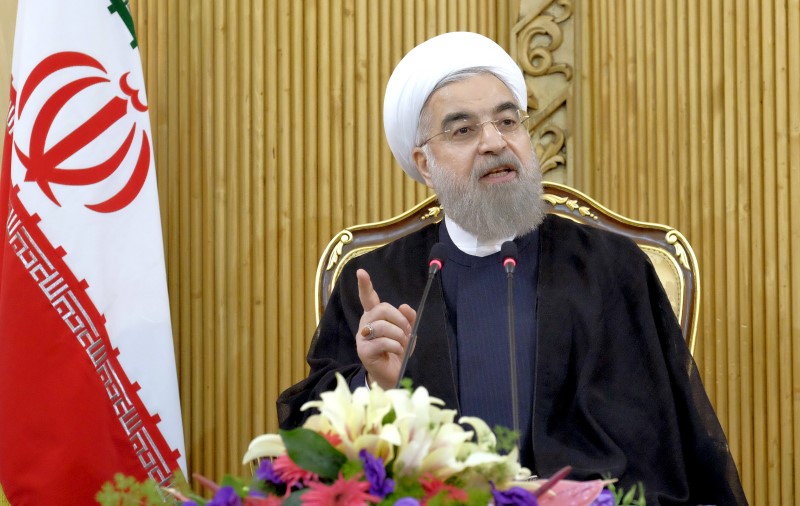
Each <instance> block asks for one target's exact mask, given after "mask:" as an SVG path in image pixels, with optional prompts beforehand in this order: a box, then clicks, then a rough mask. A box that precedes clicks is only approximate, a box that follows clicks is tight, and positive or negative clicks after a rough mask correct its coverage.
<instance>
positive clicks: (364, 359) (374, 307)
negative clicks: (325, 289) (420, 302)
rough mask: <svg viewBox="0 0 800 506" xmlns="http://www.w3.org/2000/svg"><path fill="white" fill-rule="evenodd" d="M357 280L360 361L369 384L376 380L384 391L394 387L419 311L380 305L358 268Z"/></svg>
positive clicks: (373, 290) (362, 270)
mask: <svg viewBox="0 0 800 506" xmlns="http://www.w3.org/2000/svg"><path fill="white" fill-rule="evenodd" d="M356 277H357V278H358V298H359V299H360V300H361V306H362V307H363V308H364V314H363V315H361V321H360V322H359V331H358V333H357V334H356V349H357V350H358V358H360V359H361V363H362V364H364V368H366V370H367V378H368V381H376V382H378V385H380V386H381V388H384V389H388V388H394V387H395V385H396V384H397V380H398V375H399V374H400V367H401V366H402V365H403V355H404V354H405V350H406V347H407V346H408V340H409V339H410V337H411V328H412V326H413V325H414V321H415V320H416V319H417V312H416V311H414V310H413V309H411V306H409V305H408V304H403V305H401V306H400V307H399V308H396V307H394V306H392V305H391V304H389V303H386V302H381V299H380V297H378V292H376V291H375V289H374V288H373V287H372V280H371V279H370V277H369V274H367V271H365V270H364V269H359V270H358V271H357V272H356Z"/></svg>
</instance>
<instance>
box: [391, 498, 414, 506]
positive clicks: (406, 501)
mask: <svg viewBox="0 0 800 506" xmlns="http://www.w3.org/2000/svg"><path fill="white" fill-rule="evenodd" d="M394 506H419V501H418V500H416V499H414V498H413V497H402V498H400V499H398V500H397V501H395V503H394Z"/></svg>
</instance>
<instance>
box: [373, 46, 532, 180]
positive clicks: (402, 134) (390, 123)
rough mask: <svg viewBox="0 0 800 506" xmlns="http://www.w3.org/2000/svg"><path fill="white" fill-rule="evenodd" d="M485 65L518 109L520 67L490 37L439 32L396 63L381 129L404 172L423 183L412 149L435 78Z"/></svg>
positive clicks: (522, 91) (522, 100) (522, 97)
mask: <svg viewBox="0 0 800 506" xmlns="http://www.w3.org/2000/svg"><path fill="white" fill-rule="evenodd" d="M473 67H484V68H486V69H487V70H489V71H490V72H492V73H494V74H496V75H497V76H498V77H499V78H500V79H501V80H502V81H503V82H505V83H506V85H507V86H509V88H510V89H511V91H512V93H513V94H514V97H515V98H516V100H517V104H518V105H519V107H520V109H522V110H525V108H526V106H527V103H528V99H527V89H526V88H525V77H524V76H523V75H522V71H521V70H520V68H519V66H517V64H516V63H515V62H514V60H513V59H512V58H511V56H509V55H508V53H506V52H505V50H504V49H503V48H502V47H500V46H499V45H497V43H496V42H494V41H493V40H491V39H489V38H486V37H484V36H483V35H479V34H477V33H470V32H451V33H445V34H442V35H437V36H436V37H433V38H432V39H428V40H427V41H425V42H423V43H422V44H420V45H418V46H417V47H415V48H414V49H412V50H411V51H409V52H408V54H406V55H405V56H404V57H403V59H402V60H400V63H398V64H397V67H395V69H394V72H392V76H391V77H390V78H389V83H388V84H387V85H386V95H385V96H384V99H383V128H384V130H385V131H386V140H388V141H389V147H390V148H391V149H392V153H393V154H394V157H395V158H396V159H397V161H398V162H400V166H401V167H402V168H403V170H404V171H406V174H408V175H409V176H411V177H412V178H414V179H415V180H417V181H419V182H420V183H423V184H424V183H425V180H424V179H423V178H422V175H420V173H419V171H417V167H416V165H415V164H414V159H413V158H412V157H411V152H412V150H413V149H414V148H415V147H416V135H417V127H418V126H419V115H420V112H421V111H422V106H423V105H424V104H425V101H426V100H428V96H429V95H430V94H431V92H432V91H433V89H434V88H435V87H436V85H437V84H439V81H441V80H442V79H444V78H445V77H447V76H449V75H450V74H452V73H454V72H457V71H460V70H465V69H469V68H473Z"/></svg>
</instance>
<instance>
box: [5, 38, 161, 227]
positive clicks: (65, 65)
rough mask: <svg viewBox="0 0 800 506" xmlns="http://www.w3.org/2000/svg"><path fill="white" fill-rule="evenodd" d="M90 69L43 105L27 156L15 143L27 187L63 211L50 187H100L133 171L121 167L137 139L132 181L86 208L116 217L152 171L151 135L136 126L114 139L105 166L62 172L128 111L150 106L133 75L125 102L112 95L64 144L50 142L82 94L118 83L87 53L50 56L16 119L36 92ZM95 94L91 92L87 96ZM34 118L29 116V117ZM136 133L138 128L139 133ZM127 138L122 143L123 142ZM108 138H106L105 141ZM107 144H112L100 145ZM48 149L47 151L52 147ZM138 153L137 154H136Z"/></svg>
mask: <svg viewBox="0 0 800 506" xmlns="http://www.w3.org/2000/svg"><path fill="white" fill-rule="evenodd" d="M75 68H80V69H86V70H87V71H90V72H91V74H94V75H91V74H90V75H86V76H85V77H77V78H74V79H71V80H69V81H67V82H66V84H64V85H63V86H61V87H60V88H58V89H57V90H55V92H52V94H51V95H50V96H49V97H48V98H47V99H46V100H45V101H44V103H43V105H42V106H41V107H40V108H39V109H38V110H37V111H34V112H35V113H36V114H37V115H36V118H35V119H34V120H33V122H32V128H31V130H30V141H29V149H28V153H27V154H26V153H24V152H23V150H22V149H20V147H19V145H18V144H17V141H19V139H18V138H15V143H14V148H15V150H16V153H17V156H18V157H19V159H20V162H21V163H22V165H23V166H24V167H25V168H26V169H27V172H26V174H25V181H34V182H36V184H37V185H38V186H39V188H40V189H41V190H42V192H43V193H44V194H45V195H46V196H47V198H48V199H50V201H51V202H53V203H54V204H56V205H60V204H59V202H58V199H57V198H56V196H55V194H54V193H53V189H52V188H51V186H50V185H51V184H59V185H74V186H80V185H92V184H96V183H99V182H101V181H103V180H105V179H107V178H109V177H110V176H111V175H113V174H114V173H115V172H116V171H117V170H121V169H129V167H126V166H125V164H124V163H123V162H124V161H126V160H128V154H129V152H130V150H131V149H132V147H133V143H134V139H135V137H137V130H138V134H139V135H138V138H139V146H138V154H137V157H136V159H135V160H134V161H133V162H132V163H131V164H130V165H132V166H133V167H132V169H130V170H128V171H127V172H129V173H130V176H129V177H128V178H127V182H126V183H125V184H124V185H123V186H122V188H121V189H119V190H118V191H117V192H116V193H115V194H113V195H112V196H110V197H109V198H108V199H106V200H103V201H101V202H98V203H92V204H86V207H87V208H89V209H91V210H93V211H97V212H103V213H110V212H114V211H118V210H120V209H122V208H124V207H125V206H127V205H128V204H130V203H131V201H133V199H135V198H136V196H137V195H138V194H139V191H140V190H141V189H142V186H143V185H144V180H145V178H146V177H147V173H148V169H149V168H150V140H149V138H148V136H147V132H144V131H143V130H142V129H141V127H138V125H137V124H136V123H135V122H134V123H133V124H132V125H131V126H130V128H129V129H128V131H127V133H126V132H119V134H118V135H117V136H116V137H118V138H119V140H118V142H113V143H112V145H113V146H116V145H117V144H118V143H119V147H118V148H117V149H116V150H115V151H114V152H112V153H111V154H110V155H109V156H108V158H106V159H105V160H101V161H98V163H96V164H94V165H92V166H89V167H71V168H65V167H63V166H62V164H64V163H65V162H66V161H67V160H69V159H70V158H71V157H72V156H73V155H76V154H78V153H79V152H80V151H81V150H82V149H83V148H86V147H87V146H88V145H90V144H91V143H93V142H97V141H98V139H100V138H101V136H103V134H106V133H107V132H109V130H110V129H111V127H113V126H114V125H116V124H117V123H118V122H119V121H120V120H122V119H123V118H125V117H126V116H127V114H128V106H129V104H130V106H132V107H133V108H134V109H135V110H137V111H139V112H146V111H147V106H146V105H145V104H144V103H143V102H142V100H141V99H140V97H139V93H138V90H135V89H133V88H132V87H131V86H130V84H129V83H128V78H129V76H130V72H126V73H125V74H123V75H122V76H121V77H120V78H119V80H118V83H119V84H118V86H119V90H120V91H121V93H122V94H123V97H120V96H118V95H114V96H113V97H112V98H110V99H109V100H108V101H107V102H106V103H105V104H96V111H94V112H93V114H92V115H91V116H90V117H89V118H88V119H86V120H85V121H84V122H83V123H81V124H80V125H77V126H76V127H74V128H73V129H72V130H71V131H69V132H67V133H66V135H65V136H64V137H63V138H62V139H57V140H54V139H52V138H51V137H52V136H51V135H50V134H51V129H52V127H53V123H54V122H55V121H56V119H57V118H58V116H59V114H62V113H63V114H68V113H64V112H63V111H64V110H65V106H67V105H68V103H69V102H70V100H72V99H74V98H75V97H76V96H77V95H78V94H79V93H81V92H82V91H86V90H89V89H90V88H92V87H95V86H112V85H114V81H112V79H111V77H110V76H109V75H108V73H107V71H106V69H105V67H104V66H103V65H102V64H101V63H100V62H98V61H97V60H96V59H94V58H92V57H91V56H88V55H86V54H83V53H78V52H74V51H69V52H58V53H55V54H52V55H50V56H48V57H47V58H45V59H44V60H42V61H41V62H40V63H38V64H37V65H36V66H35V67H34V69H33V70H32V71H31V73H30V76H29V77H28V80H27V81H26V82H25V83H24V84H23V85H22V88H21V90H20V96H19V109H18V116H19V118H20V119H21V118H22V117H23V114H26V107H25V106H26V105H27V104H28V99H29V98H30V97H31V96H32V95H33V94H34V93H35V92H36V90H37V88H39V86H40V85H41V84H42V82H43V81H45V80H46V79H48V78H51V77H53V76H54V75H55V74H57V73H58V72H60V71H64V70H66V69H75ZM89 91H91V90H89ZM27 112H28V113H30V111H27ZM137 127H138V128H137ZM123 135H124V137H123ZM105 137H108V135H106V136H105ZM112 140H116V139H112ZM102 141H103V142H105V143H108V142H109V139H108V138H104V139H103V140H102ZM48 144H49V147H46V146H48ZM134 149H136V148H134Z"/></svg>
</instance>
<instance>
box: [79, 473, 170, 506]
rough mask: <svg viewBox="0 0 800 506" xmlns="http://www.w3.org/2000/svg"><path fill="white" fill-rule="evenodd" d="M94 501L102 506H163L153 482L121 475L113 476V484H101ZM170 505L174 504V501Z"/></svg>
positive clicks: (156, 486)
mask: <svg viewBox="0 0 800 506" xmlns="http://www.w3.org/2000/svg"><path fill="white" fill-rule="evenodd" d="M95 500H97V502H98V503H100V504H101V505H102V506H151V505H152V506H156V505H158V506H162V505H163V504H165V502H164V500H163V499H162V498H161V495H160V494H159V492H158V485H157V484H156V482H155V481H153V480H147V481H144V482H139V481H137V480H136V478H133V477H131V476H125V475H123V474H121V473H117V474H115V475H114V481H113V482H107V483H105V484H103V487H102V488H101V489H100V492H98V493H97V495H96V496H95ZM166 504H170V503H169V502H167V503H166ZM172 504H175V503H174V501H173V502H172Z"/></svg>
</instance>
